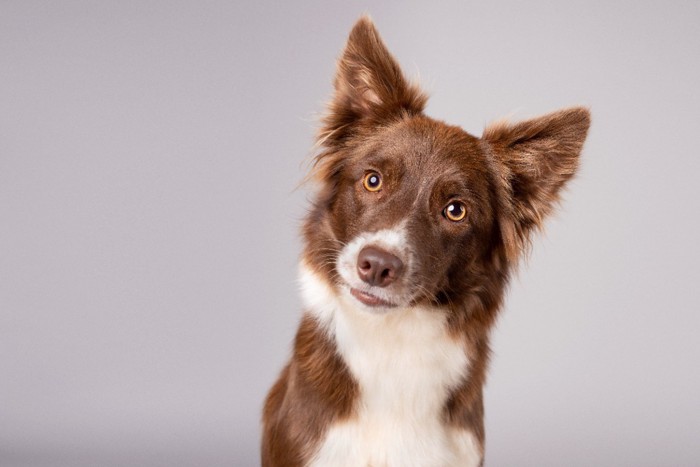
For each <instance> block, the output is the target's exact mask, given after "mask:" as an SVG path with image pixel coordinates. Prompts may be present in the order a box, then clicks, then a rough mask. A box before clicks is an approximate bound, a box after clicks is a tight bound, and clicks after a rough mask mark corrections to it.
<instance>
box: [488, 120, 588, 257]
mask: <svg viewBox="0 0 700 467" xmlns="http://www.w3.org/2000/svg"><path fill="white" fill-rule="evenodd" d="M589 126H590V113H589V111H588V110H587V109H585V108H582V107H574V108H570V109H565V110H560V111H558V112H554V113H551V114H548V115H544V116H542V117H539V118H535V119H532V120H527V121H524V122H520V123H516V124H509V123H507V122H499V123H495V124H493V125H491V126H489V127H488V128H486V130H485V131H484V134H483V136H482V139H483V140H484V141H486V142H487V143H488V144H489V145H490V147H491V151H492V153H493V154H494V155H495V157H496V159H497V160H498V161H499V162H500V164H501V166H502V167H503V168H504V169H505V171H504V174H505V177H504V182H505V185H506V190H507V191H508V192H510V195H511V201H512V203H511V206H510V209H509V210H507V211H509V212H507V213H506V215H507V217H509V218H508V219H503V220H502V222H501V223H502V226H501V228H502V230H503V237H504V243H505V246H506V252H507V256H508V257H509V258H511V259H515V258H516V257H517V255H518V254H519V252H520V250H521V249H522V248H523V247H524V246H525V245H527V243H528V239H529V234H530V232H531V231H532V230H533V229H535V228H539V227H541V226H542V221H543V220H544V218H545V217H546V216H547V215H548V214H549V213H550V212H551V211H552V209H553V207H554V206H555V205H556V203H557V201H558V200H559V193H560V191H561V188H562V187H563V186H564V185H565V184H566V182H567V181H568V180H569V179H571V178H572V177H573V175H574V173H575V172H576V169H577V168H578V156H579V154H580V153H581V149H582V147H583V142H584V140H585V139H586V134H587V133H588V128H589Z"/></svg>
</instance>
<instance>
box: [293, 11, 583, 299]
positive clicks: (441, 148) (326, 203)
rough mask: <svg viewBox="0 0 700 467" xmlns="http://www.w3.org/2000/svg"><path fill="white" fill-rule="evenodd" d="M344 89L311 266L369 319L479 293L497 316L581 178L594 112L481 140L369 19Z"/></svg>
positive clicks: (501, 128)
mask: <svg viewBox="0 0 700 467" xmlns="http://www.w3.org/2000/svg"><path fill="white" fill-rule="evenodd" d="M335 86H336V93H335V96H334V99H333V101H332V102H331V104H330V109H329V114H328V116H327V117H326V120H325V122H324V123H325V125H324V127H323V129H322V133H321V135H320V143H321V146H322V148H323V151H322V152H321V154H320V155H319V156H318V158H317V165H316V175H317V178H318V179H319V181H320V182H321V186H322V189H321V191H320V193H319V195H318V198H317V201H316V203H315V206H314V208H313V210H312V212H311V214H310V215H309V217H308V219H307V223H306V226H305V236H306V240H307V249H306V251H305V254H304V257H305V262H306V263H307V264H308V265H310V266H311V267H313V268H314V269H316V270H318V271H320V272H323V276H324V277H326V278H329V281H330V282H331V285H332V286H334V287H335V288H336V289H337V292H338V293H340V294H345V295H347V296H348V297H351V299H352V300H355V301H356V302H357V303H358V304H360V305H362V306H364V307H366V308H367V309H369V310H372V311H379V312H387V311H390V310H391V309H392V308H394V307H397V306H398V307H405V306H411V305H417V304H428V303H430V304H433V305H449V306H453V307H454V306H455V304H461V303H465V301H466V299H467V297H469V296H472V297H476V298H477V299H478V300H477V301H478V302H480V303H482V304H484V307H485V308H490V306H489V305H493V303H491V302H493V301H494V300H496V301H497V300H499V298H498V297H499V293H498V292H500V290H502V286H503V283H504V282H505V280H506V279H507V275H508V270H509V267H510V265H512V264H513V263H514V262H515V261H516V260H517V257H518V254H519V252H520V250H521V249H522V247H523V245H524V244H525V243H527V239H528V235H529V233H530V231H531V230H532V229H533V227H537V226H538V225H540V223H541V220H542V218H543V217H544V216H545V215H546V214H547V213H548V212H549V211H550V210H551V206H552V204H553V203H554V202H555V201H556V200H557V197H558V192H559V189H560V188H561V186H562V185H563V184H564V183H565V182H566V181H567V180H568V179H569V178H570V177H571V176H572V175H573V173H574V171H575V168H576V164H577V156H578V153H579V152H580V149H581V146H582V144H583V139H584V138H585V134H586V130H587V128H588V112H587V111H586V110H584V109H572V110H568V111H562V112H559V113H555V114H551V115H548V116H545V117H541V118H539V119H536V120H531V121H528V122H524V123H521V124H518V125H513V126H510V125H506V124H500V125H496V126H493V127H491V128H489V129H487V131H486V132H485V134H484V136H483V137H482V138H477V137H474V136H471V135H469V134H468V133H466V132H465V131H463V130H462V129H460V128H458V127H454V126H450V125H447V124H445V123H443V122H440V121H437V120H434V119H431V118H429V117H426V116H425V115H424V114H423V113H422V109H423V106H424V104H425V100H426V98H425V96H424V95H423V94H422V93H421V92H420V91H419V90H418V89H417V88H416V87H414V86H412V85H409V84H408V83H407V82H406V80H405V79H404V77H403V75H402V74H401V72H400V70H399V68H398V65H397V64H396V62H395V60H394V59H393V58H392V57H391V55H390V54H389V52H388V51H387V50H386V48H385V47H384V45H383V44H382V42H381V40H380V39H379V37H378V35H377V33H376V31H375V29H374V27H373V26H372V24H371V23H370V22H369V21H368V20H362V21H360V22H359V23H358V24H357V25H356V26H355V28H354V29H353V31H352V33H351V35H350V39H349V41H348V45H347V48H346V50H345V53H344V55H343V57H342V58H341V60H340V62H339V67H338V75H337V77H336V82H335Z"/></svg>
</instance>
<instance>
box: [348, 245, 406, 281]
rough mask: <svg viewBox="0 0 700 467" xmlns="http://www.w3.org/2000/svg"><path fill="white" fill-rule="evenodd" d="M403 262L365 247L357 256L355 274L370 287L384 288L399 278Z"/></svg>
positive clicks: (388, 254) (385, 253) (382, 251)
mask: <svg viewBox="0 0 700 467" xmlns="http://www.w3.org/2000/svg"><path fill="white" fill-rule="evenodd" d="M402 272H403V262H401V260H400V259H399V258H397V257H396V256H394V255H392V254H391V253H387V252H386V251H384V250H380V249H379V248H375V247H372V246H366V247H364V248H363V249H362V250H361V251H360V254H359V255H357V273H358V274H359V275H360V279H362V280H363V281H365V282H367V283H368V284H370V285H376V286H377V287H386V286H387V285H389V284H391V283H392V282H394V281H395V280H396V279H398V278H399V277H400V276H401V273H402Z"/></svg>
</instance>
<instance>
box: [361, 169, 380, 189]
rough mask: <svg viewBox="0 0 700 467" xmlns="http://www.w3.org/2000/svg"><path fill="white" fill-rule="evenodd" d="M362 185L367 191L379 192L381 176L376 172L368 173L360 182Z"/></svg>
mask: <svg viewBox="0 0 700 467" xmlns="http://www.w3.org/2000/svg"><path fill="white" fill-rule="evenodd" d="M362 185H363V186H364V187H365V189H366V190H367V191H379V190H381V189H382V176H381V175H379V174H378V173H377V172H368V173H367V175H365V178H364V180H362Z"/></svg>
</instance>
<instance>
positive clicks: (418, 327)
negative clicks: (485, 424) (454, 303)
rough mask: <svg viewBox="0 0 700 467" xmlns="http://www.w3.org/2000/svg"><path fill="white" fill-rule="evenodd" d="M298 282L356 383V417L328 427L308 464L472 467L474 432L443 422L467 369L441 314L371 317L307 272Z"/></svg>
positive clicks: (412, 311) (399, 312)
mask: <svg viewBox="0 0 700 467" xmlns="http://www.w3.org/2000/svg"><path fill="white" fill-rule="evenodd" d="M301 278H302V289H303V295H304V298H305V301H306V303H307V306H309V307H310V311H311V312H312V313H313V314H314V315H315V316H316V318H317V319H318V320H319V322H321V324H322V325H324V326H325V327H326V328H327V330H328V332H329V333H330V334H331V335H333V337H334V339H335V342H336V345H337V347H338V352H339V353H340V355H341V356H342V358H343V360H344V361H345V363H346V364H347V365H348V367H349V369H350V372H351V373H352V375H353V376H354V377H355V379H356V380H357V381H358V383H359V386H360V400H359V404H358V411H357V413H356V415H355V416H354V417H352V418H351V419H350V420H348V421H345V422H342V423H338V424H335V425H333V426H331V427H330V429H329V430H328V431H327V433H326V435H325V438H324V439H323V441H322V442H321V445H320V448H319V450H318V452H317V453H316V456H315V458H314V460H313V461H312V463H311V465H312V466H313V467H322V466H323V467H336V466H338V467H339V466H343V467H345V466H347V467H351V466H353V467H355V466H357V467H367V466H371V467H394V466H396V467H408V466H421V467H424V466H435V467H438V466H439V467H446V466H472V465H474V466H476V465H478V464H479V462H480V460H481V454H480V453H479V449H478V446H477V443H476V441H475V439H474V437H473V436H472V434H471V433H470V432H468V431H464V430H456V429H454V428H450V427H447V426H445V425H444V423H443V422H442V410H443V407H444V404H445V402H446V400H447V398H448V397H449V392H450V390H451V389H453V388H454V387H456V386H457V385H458V384H459V382H460V381H462V379H463V378H464V376H465V375H466V373H467V371H468V359H467V355H466V351H465V348H464V346H463V345H462V344H461V343H460V342H458V341H456V340H454V339H453V338H452V337H451V336H449V334H448V333H447V329H446V326H445V316H444V315H443V314H442V313H440V312H439V311H437V310H431V309H424V308H409V309H393V310H391V311H390V312H388V313H382V314H379V313H372V312H369V311H367V310H364V309H361V305H356V303H357V302H355V301H354V299H353V298H352V297H350V296H348V297H337V296H336V295H335V294H334V293H333V292H332V291H331V290H329V289H328V287H326V286H325V285H324V283H323V282H322V281H320V280H319V278H317V277H315V276H314V274H313V273H311V272H309V271H308V270H302V277H301ZM324 302H325V303H324ZM321 305H323V306H321Z"/></svg>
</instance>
